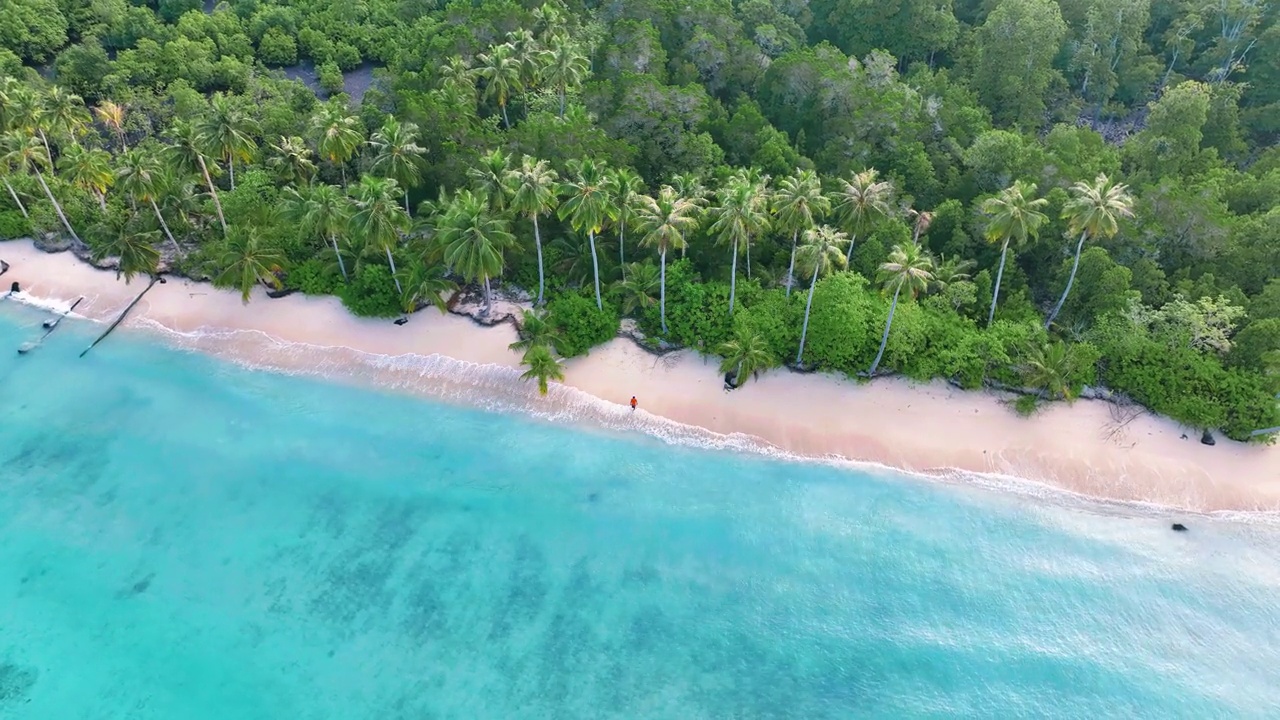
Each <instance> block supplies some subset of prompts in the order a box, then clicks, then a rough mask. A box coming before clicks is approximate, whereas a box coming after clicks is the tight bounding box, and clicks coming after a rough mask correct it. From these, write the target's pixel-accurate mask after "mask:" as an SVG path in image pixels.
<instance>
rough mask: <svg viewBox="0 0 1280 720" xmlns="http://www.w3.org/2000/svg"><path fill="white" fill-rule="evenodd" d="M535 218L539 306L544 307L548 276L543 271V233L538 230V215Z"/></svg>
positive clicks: (534, 215) (534, 237) (534, 233)
mask: <svg viewBox="0 0 1280 720" xmlns="http://www.w3.org/2000/svg"><path fill="white" fill-rule="evenodd" d="M532 218H533V246H534V248H536V249H537V251H538V305H542V293H543V288H544V287H545V286H546V283H547V281H546V275H544V274H543V270H542V231H540V230H539V229H538V214H537V213H534V214H533V215H532Z"/></svg>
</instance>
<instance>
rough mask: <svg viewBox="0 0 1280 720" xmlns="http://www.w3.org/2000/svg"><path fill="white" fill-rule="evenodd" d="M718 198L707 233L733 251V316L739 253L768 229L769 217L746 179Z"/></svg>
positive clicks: (734, 182)
mask: <svg viewBox="0 0 1280 720" xmlns="http://www.w3.org/2000/svg"><path fill="white" fill-rule="evenodd" d="M717 198H718V200H719V203H720V204H719V205H718V206H717V207H714V208H712V209H711V212H712V214H713V215H714V217H715V221H714V222H713V223H711V227H710V228H708V230H709V231H710V232H711V234H712V235H715V236H716V237H717V238H719V239H720V241H721V242H722V243H724V244H726V245H729V246H730V247H732V248H733V268H732V270H731V271H730V272H731V274H730V276H729V314H730V315H732V314H733V306H734V301H735V299H736V298H737V293H738V252H739V251H740V250H742V249H746V248H749V247H750V246H751V236H752V235H753V234H755V233H757V232H760V231H762V230H764V229H765V228H766V227H767V226H768V218H767V215H766V213H765V212H764V208H763V207H762V205H763V202H762V200H763V196H762V195H761V193H760V192H759V191H758V187H757V186H756V185H755V184H754V183H752V182H750V181H749V180H748V179H747V178H745V177H741V176H737V177H734V178H733V179H731V180H730V181H729V182H728V183H727V184H726V185H725V186H724V187H723V188H721V189H720V191H719V192H718V193H717ZM748 252H749V250H748Z"/></svg>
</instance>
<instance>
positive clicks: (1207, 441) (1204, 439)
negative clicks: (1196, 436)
mask: <svg viewBox="0 0 1280 720" xmlns="http://www.w3.org/2000/svg"><path fill="white" fill-rule="evenodd" d="M1200 444H1201V445H1217V444H1218V441H1217V440H1214V439H1213V433H1211V432H1209V431H1208V430H1205V431H1204V435H1201V436H1200Z"/></svg>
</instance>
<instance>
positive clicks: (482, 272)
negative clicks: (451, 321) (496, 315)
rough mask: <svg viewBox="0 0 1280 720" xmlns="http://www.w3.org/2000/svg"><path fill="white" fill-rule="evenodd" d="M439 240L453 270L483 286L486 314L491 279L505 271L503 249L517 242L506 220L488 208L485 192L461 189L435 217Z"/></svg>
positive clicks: (488, 306) (445, 257) (468, 280)
mask: <svg viewBox="0 0 1280 720" xmlns="http://www.w3.org/2000/svg"><path fill="white" fill-rule="evenodd" d="M436 242H437V243H439V246H440V247H441V248H442V249H443V252H444V260H445V263H446V264H447V265H448V266H449V267H451V268H453V270H454V272H456V273H458V274H459V275H461V276H462V278H463V279H464V280H466V281H467V282H478V283H480V284H481V287H483V288H484V312H485V313H486V314H487V313H488V312H489V309H490V308H491V307H492V306H493V290H492V288H491V286H490V280H491V279H492V278H494V277H497V276H498V275H501V274H502V268H503V251H505V250H506V249H507V248H509V247H511V246H512V245H513V244H514V243H515V236H513V235H512V234H511V233H510V232H508V231H507V224H506V222H505V221H504V220H503V219H502V217H501V216H498V215H495V214H494V213H492V212H491V211H490V210H489V203H488V201H487V200H486V199H485V197H484V195H483V194H476V193H473V192H472V191H470V190H459V191H458V193H457V194H456V195H454V196H453V199H452V200H450V201H449V202H448V204H447V205H445V207H444V211H443V213H441V216H440V218H439V219H438V220H437V221H436Z"/></svg>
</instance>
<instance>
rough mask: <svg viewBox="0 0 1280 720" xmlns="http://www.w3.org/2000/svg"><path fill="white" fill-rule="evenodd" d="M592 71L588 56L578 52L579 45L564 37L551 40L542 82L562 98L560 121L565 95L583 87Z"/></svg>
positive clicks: (562, 116)
mask: <svg viewBox="0 0 1280 720" xmlns="http://www.w3.org/2000/svg"><path fill="white" fill-rule="evenodd" d="M590 70H591V66H590V64H589V63H588V62H587V56H586V55H583V54H582V53H581V52H579V51H578V47H577V45H575V44H574V43H573V42H572V41H570V40H569V38H568V37H566V36H564V35H558V34H557V35H555V36H553V37H552V39H551V50H550V54H549V56H548V58H547V64H546V65H545V66H543V68H542V82H543V83H545V84H546V85H547V86H549V87H551V88H554V89H555V91H556V95H557V97H559V98H560V119H561V120H563V119H564V103H565V95H566V94H567V93H568V91H569V90H571V89H576V88H578V87H579V86H581V85H582V82H583V81H584V80H585V79H586V77H587V73H589V72H590Z"/></svg>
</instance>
